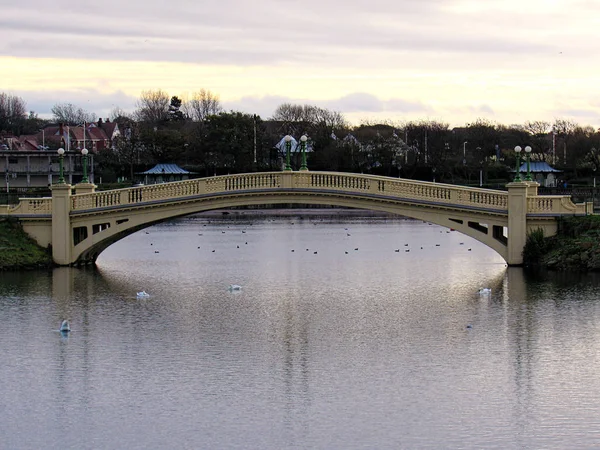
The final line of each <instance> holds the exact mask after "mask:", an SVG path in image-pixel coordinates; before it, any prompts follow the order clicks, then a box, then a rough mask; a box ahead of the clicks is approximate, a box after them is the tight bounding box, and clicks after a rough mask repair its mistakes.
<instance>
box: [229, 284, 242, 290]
mask: <svg viewBox="0 0 600 450" xmlns="http://www.w3.org/2000/svg"><path fill="white" fill-rule="evenodd" d="M227 289H229V290H230V291H241V290H242V287H241V286H240V285H239V284H230V285H229V287H228V288H227Z"/></svg>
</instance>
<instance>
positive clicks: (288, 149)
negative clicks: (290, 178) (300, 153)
mask: <svg viewBox="0 0 600 450" xmlns="http://www.w3.org/2000/svg"><path fill="white" fill-rule="evenodd" d="M284 139H285V169H284V170H292V166H291V164H290V152H291V151H292V137H291V136H290V135H289V134H288V135H286V136H285V138H284Z"/></svg>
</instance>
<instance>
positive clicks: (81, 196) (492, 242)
mask: <svg viewBox="0 0 600 450" xmlns="http://www.w3.org/2000/svg"><path fill="white" fill-rule="evenodd" d="M538 186H539V185H538V183H535V182H527V181H525V182H513V183H509V184H508V185H507V191H500V190H491V189H481V188H471V187H464V186H455V185H448V184H439V183H431V182H423V181H414V180H405V179H398V178H390V177H382V176H373V175H363V174H350V173H337V172H308V171H301V172H266V173H251V174H239V175H227V176H218V177H209V178H198V179H193V180H185V181H177V182H171V183H164V184H157V185H150V186H141V187H134V188H128V189H117V190H111V191H103V192H95V186H94V185H92V184H79V185H76V186H75V187H74V190H75V194H74V195H73V194H72V188H71V186H70V185H68V184H57V185H54V186H52V194H53V195H52V197H51V198H43V199H21V202H20V203H19V204H18V205H17V206H15V207H12V208H11V207H8V206H6V207H4V209H3V210H2V209H0V215H7V216H13V217H16V218H18V219H19V220H20V221H21V222H22V224H23V228H24V229H25V231H26V232H27V233H29V234H30V235H31V236H32V237H34V238H35V239H36V240H37V242H38V243H39V244H40V245H42V246H48V245H52V251H53V258H54V260H55V262H56V263H57V264H60V265H73V264H84V263H91V262H94V261H95V260H96V258H97V257H98V255H99V254H100V253H101V252H102V251H103V250H104V249H106V248H107V247H108V246H109V245H111V244H113V243H114V242H116V241H118V240H120V239H122V238H124V237H125V236H127V235H129V234H131V233H134V232H136V231H138V230H140V229H143V228H145V227H148V226H150V225H153V224H155V223H159V222H162V221H165V220H169V219H171V218H174V217H180V216H185V215H188V214H194V213H198V212H201V211H207V210H213V209H221V208H231V207H237V206H252V205H264V204H316V205H333V206H341V207H349V208H360V209H367V210H373V211H383V212H388V213H393V214H398V215H401V216H406V217H412V218H415V219H421V220H424V221H427V222H431V223H435V224H438V225H442V226H445V227H448V228H453V229H455V230H456V231H459V232H461V233H464V234H466V235H468V236H471V237H473V238H475V239H477V240H479V241H481V242H482V243H484V244H486V245H487V246H489V247H490V248H492V249H493V250H495V251H496V252H498V253H499V254H500V255H501V256H502V257H503V258H504V259H505V260H506V261H507V262H508V263H509V264H510V265H520V264H521V263H522V261H523V260H522V250H523V247H524V245H525V240H526V236H527V233H528V232H529V231H531V230H534V229H542V230H543V231H544V233H545V234H546V235H553V234H555V232H556V227H557V225H556V219H557V218H558V217H560V216H563V215H575V214H581V215H584V214H586V205H585V204H577V205H576V204H574V203H573V202H572V201H571V200H570V198H569V197H568V196H561V195H555V196H540V195H538V193H537V189H538Z"/></svg>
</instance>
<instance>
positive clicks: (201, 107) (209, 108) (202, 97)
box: [183, 89, 223, 122]
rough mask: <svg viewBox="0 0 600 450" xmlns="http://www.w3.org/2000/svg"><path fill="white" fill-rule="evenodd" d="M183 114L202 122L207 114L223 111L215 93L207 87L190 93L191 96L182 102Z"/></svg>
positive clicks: (211, 114)
mask: <svg viewBox="0 0 600 450" xmlns="http://www.w3.org/2000/svg"><path fill="white" fill-rule="evenodd" d="M183 111H184V112H185V114H186V115H187V116H188V117H189V118H190V119H192V120H193V121H195V122H202V121H203V120H204V119H205V118H206V117H207V116H213V115H216V114H219V113H221V112H223V107H222V106H221V101H220V100H219V96H218V95H217V94H213V93H212V92H210V91H209V90H207V89H200V90H199V91H197V92H194V93H193V94H192V98H191V99H190V100H188V101H186V102H184V104H183Z"/></svg>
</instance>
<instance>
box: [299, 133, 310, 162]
mask: <svg viewBox="0 0 600 450" xmlns="http://www.w3.org/2000/svg"><path fill="white" fill-rule="evenodd" d="M307 140H308V138H307V137H306V135H305V134H303V135H302V137H301V138H300V147H301V148H302V165H301V166H300V170H308V167H307V166H306V141H307Z"/></svg>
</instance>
